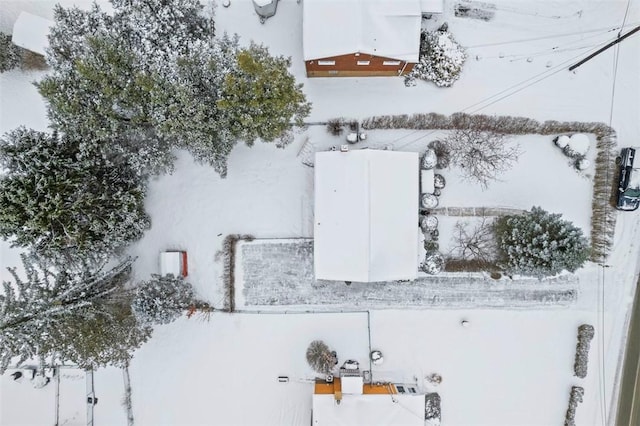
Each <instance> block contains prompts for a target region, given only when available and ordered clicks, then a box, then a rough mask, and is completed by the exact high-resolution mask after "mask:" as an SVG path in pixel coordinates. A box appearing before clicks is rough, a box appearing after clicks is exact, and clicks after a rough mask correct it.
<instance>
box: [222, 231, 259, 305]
mask: <svg viewBox="0 0 640 426" xmlns="http://www.w3.org/2000/svg"><path fill="white" fill-rule="evenodd" d="M253 239H254V237H253V235H246V234H244V235H243V234H229V235H227V236H226V237H225V238H224V240H223V241H222V248H221V249H220V250H219V251H218V252H217V253H216V256H215V260H216V261H218V260H222V265H223V266H222V286H223V289H224V302H223V308H222V310H224V311H227V312H233V311H235V308H236V306H235V276H234V271H233V268H234V265H235V262H236V243H237V242H238V241H240V240H244V241H252V240H253Z"/></svg>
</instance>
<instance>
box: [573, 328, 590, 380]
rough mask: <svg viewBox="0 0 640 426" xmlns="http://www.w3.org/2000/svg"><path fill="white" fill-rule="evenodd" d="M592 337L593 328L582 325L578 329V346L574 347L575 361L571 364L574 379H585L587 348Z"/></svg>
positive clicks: (587, 361)
mask: <svg viewBox="0 0 640 426" xmlns="http://www.w3.org/2000/svg"><path fill="white" fill-rule="evenodd" d="M593 336H594V329H593V326H592V325H590V324H582V325H581V326H580V327H578V344H577V346H576V360H575V362H574V363H573V372H574V375H575V376H576V377H580V378H581V379H584V378H585V377H587V367H588V364H589V348H590V346H591V340H592V339H593Z"/></svg>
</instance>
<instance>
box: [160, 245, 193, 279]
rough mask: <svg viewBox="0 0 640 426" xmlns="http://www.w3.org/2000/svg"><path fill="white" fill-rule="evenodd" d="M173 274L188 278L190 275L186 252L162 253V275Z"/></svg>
mask: <svg viewBox="0 0 640 426" xmlns="http://www.w3.org/2000/svg"><path fill="white" fill-rule="evenodd" d="M168 274H173V276H175V277H186V276H187V275H188V274H189V271H188V267H187V252H186V251H165V252H162V253H160V275H163V276H164V275H168Z"/></svg>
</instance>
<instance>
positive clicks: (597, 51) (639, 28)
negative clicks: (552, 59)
mask: <svg viewBox="0 0 640 426" xmlns="http://www.w3.org/2000/svg"><path fill="white" fill-rule="evenodd" d="M638 31H640V26H637V27H635V28H634V29H632V30H631V31H629V32H628V33H626V34H625V35H623V36H620V35H618V38H617V39H615V40H614V41H612V42H611V43H609V44H607V45H606V46H604V47H602V48H600V49H598V50H596V51H595V52H593V53H592V54H591V55H589V56H587V57H586V58H584V59H583V60H581V61H580V62H578V63H577V64H574V65H571V66H570V67H569V71H573V70H575V69H576V68H578V67H579V66H580V65H582V64H584V63H585V62H587V61H589V60H590V59H592V58H593V57H595V56H597V55H599V54H601V53H602V52H604V51H605V50H607V49H608V48H610V47H611V46H614V45H616V44H618V43H620V42H621V41H622V40H624V39H625V38H627V37H629V36H631V35H633V34H635V33H637V32H638Z"/></svg>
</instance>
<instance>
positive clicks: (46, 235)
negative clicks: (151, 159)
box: [0, 127, 150, 259]
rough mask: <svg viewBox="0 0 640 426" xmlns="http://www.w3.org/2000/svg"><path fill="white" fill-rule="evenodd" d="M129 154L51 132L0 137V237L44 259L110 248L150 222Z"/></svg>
mask: <svg viewBox="0 0 640 426" xmlns="http://www.w3.org/2000/svg"><path fill="white" fill-rule="evenodd" d="M127 160H128V159H127V158H121V157H116V158H109V157H106V156H104V155H103V153H102V152H101V147H100V146H99V145H96V144H93V143H91V141H83V140H75V139H71V138H69V137H66V136H62V137H60V136H59V135H58V134H57V133H55V132H54V133H53V134H48V133H44V132H37V131H34V130H29V129H25V128H23V127H21V128H18V129H16V130H13V131H11V132H9V133H7V134H6V135H4V137H3V138H2V139H0V165H1V167H2V168H3V169H4V173H3V174H2V175H0V236H2V237H3V238H5V239H7V240H9V241H10V242H11V243H12V244H13V245H16V246H20V247H30V248H32V249H33V250H35V251H36V252H38V253H40V254H45V255H47V256H48V257H50V258H56V259H64V258H67V257H76V256H80V257H83V256H90V255H95V254H99V253H104V254H109V253H112V252H114V251H116V250H118V249H119V248H121V247H123V246H125V245H127V244H128V243H130V242H132V241H135V240H137V239H139V238H140V237H141V236H142V234H143V233H144V231H145V230H146V229H147V228H149V225H150V222H149V218H148V216H147V215H146V213H145V211H144V195H145V191H146V185H145V182H144V181H143V180H141V179H140V177H139V176H137V175H136V173H135V172H134V171H133V170H132V168H131V167H130V165H129V163H128V161H127Z"/></svg>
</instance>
